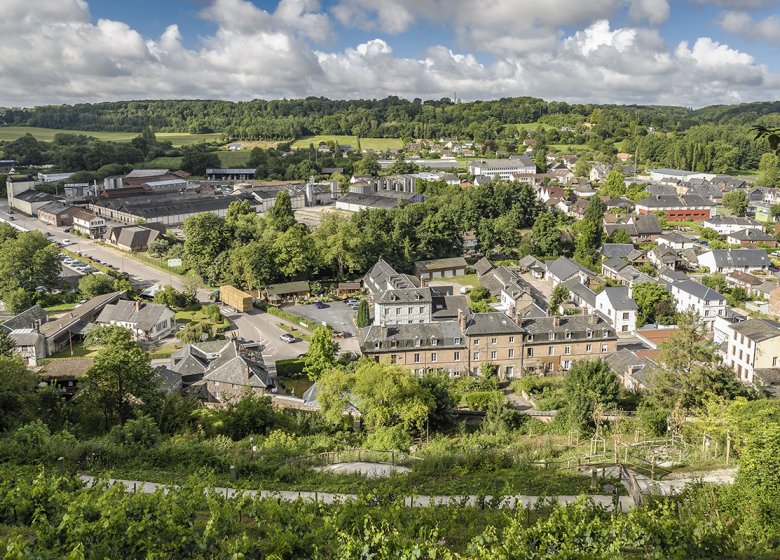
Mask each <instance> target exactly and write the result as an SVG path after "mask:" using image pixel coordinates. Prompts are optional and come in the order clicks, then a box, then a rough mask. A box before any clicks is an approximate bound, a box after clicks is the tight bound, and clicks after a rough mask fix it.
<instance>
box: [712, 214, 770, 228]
mask: <svg viewBox="0 0 780 560" xmlns="http://www.w3.org/2000/svg"><path fill="white" fill-rule="evenodd" d="M704 223H705V224H712V225H714V226H720V225H723V226H727V225H729V226H760V225H761V222H757V221H756V220H754V219H752V218H746V217H741V216H721V215H720V214H718V215H717V216H713V217H712V218H710V219H709V220H705V222H704Z"/></svg>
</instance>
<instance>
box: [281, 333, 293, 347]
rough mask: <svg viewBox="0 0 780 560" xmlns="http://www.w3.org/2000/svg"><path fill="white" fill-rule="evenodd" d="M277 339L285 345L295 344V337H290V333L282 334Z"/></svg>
mask: <svg viewBox="0 0 780 560" xmlns="http://www.w3.org/2000/svg"><path fill="white" fill-rule="evenodd" d="M279 338H281V339H282V342H286V343H287V344H290V343H293V342H295V337H294V336H293V335H291V334H290V333H284V334H283V335H282V336H280V337H279Z"/></svg>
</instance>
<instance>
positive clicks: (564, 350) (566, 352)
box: [563, 346, 571, 354]
mask: <svg viewBox="0 0 780 560" xmlns="http://www.w3.org/2000/svg"><path fill="white" fill-rule="evenodd" d="M563 353H564V354H571V346H564V347H563Z"/></svg>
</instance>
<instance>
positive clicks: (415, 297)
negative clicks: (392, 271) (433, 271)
mask: <svg viewBox="0 0 780 560" xmlns="http://www.w3.org/2000/svg"><path fill="white" fill-rule="evenodd" d="M432 299H433V294H432V293H431V289H430V288H408V289H403V290H388V291H386V292H384V293H383V294H382V295H381V296H379V298H378V299H377V300H376V301H377V303H387V304H396V303H398V304H403V303H426V302H427V303H430V302H431V301H432Z"/></svg>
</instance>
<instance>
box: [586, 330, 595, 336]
mask: <svg viewBox="0 0 780 560" xmlns="http://www.w3.org/2000/svg"><path fill="white" fill-rule="evenodd" d="M585 336H586V337H588V338H593V331H592V330H590V329H588V331H587V332H586V333H585Z"/></svg>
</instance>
